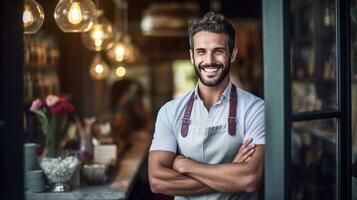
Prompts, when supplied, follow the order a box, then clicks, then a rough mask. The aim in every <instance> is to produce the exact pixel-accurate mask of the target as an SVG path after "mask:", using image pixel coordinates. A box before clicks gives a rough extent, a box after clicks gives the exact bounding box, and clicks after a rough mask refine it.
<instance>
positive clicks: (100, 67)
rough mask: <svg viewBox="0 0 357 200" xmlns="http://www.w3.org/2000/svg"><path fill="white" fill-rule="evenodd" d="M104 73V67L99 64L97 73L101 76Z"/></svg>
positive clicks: (96, 67)
mask: <svg viewBox="0 0 357 200" xmlns="http://www.w3.org/2000/svg"><path fill="white" fill-rule="evenodd" d="M103 71H104V69H103V65H101V64H97V65H96V66H95V72H96V73H97V74H101V73H103Z"/></svg>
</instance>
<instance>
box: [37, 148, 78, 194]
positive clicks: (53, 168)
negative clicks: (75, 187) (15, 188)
mask: <svg viewBox="0 0 357 200" xmlns="http://www.w3.org/2000/svg"><path fill="white" fill-rule="evenodd" d="M39 163H40V166H41V168H42V170H43V172H44V174H45V175H46V178H47V179H48V181H49V183H50V186H51V187H50V188H51V189H50V190H51V191H52V192H66V191H70V190H71V189H72V183H71V180H72V177H73V174H74V172H75V171H76V169H77V167H78V166H79V165H80V161H79V159H78V157H77V155H76V153H75V152H74V151H63V150H62V151H58V152H52V153H50V154H47V155H44V156H41V157H40V158H39Z"/></svg>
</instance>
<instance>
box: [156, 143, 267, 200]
mask: <svg viewBox="0 0 357 200" xmlns="http://www.w3.org/2000/svg"><path fill="white" fill-rule="evenodd" d="M250 142H251V140H248V141H246V142H245V143H244V144H243V145H242V147H241V148H240V150H239V152H238V153H237V155H236V157H235V158H234V160H233V162H232V163H226V164H216V165H209V164H204V163H199V162H196V161H193V160H190V159H187V158H184V157H182V156H176V154H174V153H172V152H167V151H153V152H150V154H149V179H150V185H151V189H152V191H153V192H156V193H164V194H167V195H180V196H185V195H200V194H205V193H209V192H211V191H218V192H240V191H247V192H252V191H255V190H257V188H258V187H259V185H260V183H261V180H262V176H263V169H264V166H263V161H264V145H257V146H255V145H249V143H250Z"/></svg>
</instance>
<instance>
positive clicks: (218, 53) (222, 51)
mask: <svg viewBox="0 0 357 200" xmlns="http://www.w3.org/2000/svg"><path fill="white" fill-rule="evenodd" d="M214 54H216V55H222V54H224V50H223V49H217V50H215V51H214Z"/></svg>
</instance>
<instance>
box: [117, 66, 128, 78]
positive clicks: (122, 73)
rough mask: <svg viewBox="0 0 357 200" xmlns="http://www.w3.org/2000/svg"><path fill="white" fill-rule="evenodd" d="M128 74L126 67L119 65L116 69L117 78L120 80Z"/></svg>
mask: <svg viewBox="0 0 357 200" xmlns="http://www.w3.org/2000/svg"><path fill="white" fill-rule="evenodd" d="M125 74H126V69H125V67H124V65H118V66H117V67H116V68H115V76H116V77H118V78H123V77H124V76H125Z"/></svg>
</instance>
